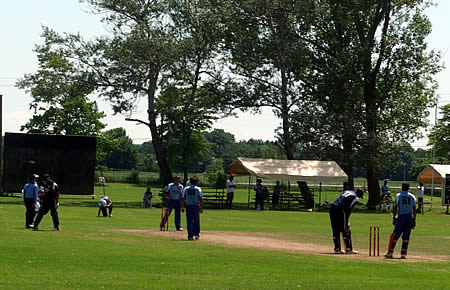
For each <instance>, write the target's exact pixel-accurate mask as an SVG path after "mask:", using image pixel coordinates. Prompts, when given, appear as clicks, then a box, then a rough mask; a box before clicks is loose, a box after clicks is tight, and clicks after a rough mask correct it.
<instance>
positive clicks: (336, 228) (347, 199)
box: [330, 189, 364, 254]
mask: <svg viewBox="0 0 450 290" xmlns="http://www.w3.org/2000/svg"><path fill="white" fill-rule="evenodd" d="M363 194H364V192H363V191H362V190H361V189H357V190H356V191H353V190H344V192H343V193H342V194H341V195H340V196H339V197H338V198H337V199H336V200H335V202H333V204H332V205H331V207H330V221H331V228H332V230H333V242H334V253H335V254H344V253H345V254H358V251H355V250H353V246H352V234H351V231H350V223H349V222H348V220H349V218H350V214H351V213H352V210H353V208H354V207H355V205H356V203H357V202H358V200H359V199H360V198H362V197H363ZM341 232H342V236H343V238H344V243H345V252H342V250H341V237H340V235H341Z"/></svg>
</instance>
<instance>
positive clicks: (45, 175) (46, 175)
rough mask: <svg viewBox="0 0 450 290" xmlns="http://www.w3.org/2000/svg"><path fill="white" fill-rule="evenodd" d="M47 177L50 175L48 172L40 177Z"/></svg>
mask: <svg viewBox="0 0 450 290" xmlns="http://www.w3.org/2000/svg"><path fill="white" fill-rule="evenodd" d="M49 177H50V174H47V173H46V174H44V175H42V178H44V179H45V178H49Z"/></svg>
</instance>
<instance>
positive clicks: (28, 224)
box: [23, 174, 39, 229]
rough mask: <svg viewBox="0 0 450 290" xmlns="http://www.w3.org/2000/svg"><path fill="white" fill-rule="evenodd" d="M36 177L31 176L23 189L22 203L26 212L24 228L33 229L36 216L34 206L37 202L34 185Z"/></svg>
mask: <svg viewBox="0 0 450 290" xmlns="http://www.w3.org/2000/svg"><path fill="white" fill-rule="evenodd" d="M36 177H38V176H37V175H34V174H33V175H31V176H30V178H29V180H28V183H27V184H26V185H25V186H24V188H23V202H24V204H25V208H26V209H27V211H26V212H25V228H27V229H31V228H33V220H34V216H35V215H36V211H35V206H36V202H37V201H38V192H39V188H38V185H37V183H36Z"/></svg>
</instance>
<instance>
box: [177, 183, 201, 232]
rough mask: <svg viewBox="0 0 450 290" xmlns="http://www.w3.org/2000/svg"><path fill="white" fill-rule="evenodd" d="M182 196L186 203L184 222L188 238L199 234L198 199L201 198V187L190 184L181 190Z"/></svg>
mask: <svg viewBox="0 0 450 290" xmlns="http://www.w3.org/2000/svg"><path fill="white" fill-rule="evenodd" d="M182 198H183V199H184V202H185V204H186V223H187V230H188V239H190V240H191V239H193V238H194V236H195V237H198V236H199V235H200V200H201V199H202V198H203V193H202V189H201V188H200V187H198V186H195V185H190V186H189V187H186V188H185V189H184V190H183V194H182Z"/></svg>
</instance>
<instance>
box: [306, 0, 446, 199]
mask: <svg viewBox="0 0 450 290" xmlns="http://www.w3.org/2000/svg"><path fill="white" fill-rule="evenodd" d="M317 3H318V5H317V7H318V9H319V13H317V17H316V18H315V23H316V24H317V25H316V26H314V29H312V31H311V35H308V37H307V39H306V40H305V41H307V42H308V43H310V44H311V46H313V47H314V48H315V50H314V52H315V55H316V59H315V60H313V63H314V65H313V68H312V69H311V71H310V72H311V73H312V75H313V78H314V79H317V78H319V79H323V80H334V81H333V82H332V84H335V89H333V88H332V87H329V86H326V85H325V82H321V83H320V82H319V83H318V84H319V85H318V86H317V87H312V89H313V90H312V94H313V95H314V93H316V92H319V96H322V100H321V108H322V109H323V110H324V111H325V112H327V113H328V112H329V113H330V115H329V116H330V117H331V121H332V122H335V123H338V124H341V125H342V126H341V129H339V130H335V131H334V132H336V133H337V135H335V136H336V137H337V138H334V140H341V142H342V147H343V149H344V153H345V152H347V154H348V153H350V152H354V153H355V154H356V155H357V159H358V160H359V162H361V163H362V164H364V167H365V168H366V170H367V181H368V189H369V201H368V205H369V206H370V207H373V206H374V205H376V204H377V203H378V201H379V198H380V192H379V185H378V176H379V174H378V172H379V170H380V167H381V166H380V165H381V164H382V163H383V160H384V159H385V158H386V154H390V153H389V151H391V150H390V149H391V144H394V146H396V145H397V144H399V143H400V142H401V141H403V140H407V139H408V138H414V137H418V136H419V134H420V133H419V130H418V128H420V127H424V126H426V116H427V114H428V111H427V108H428V107H430V106H431V105H432V104H433V103H434V91H435V88H436V86H435V84H436V82H435V80H434V78H433V76H434V74H436V73H437V72H438V71H439V70H440V66H439V65H438V60H439V56H438V55H437V54H436V53H435V52H434V51H429V50H427V45H426V42H425V37H426V36H427V35H428V34H429V33H430V31H431V30H430V29H431V24H430V22H429V20H428V19H427V17H426V16H425V15H424V12H423V11H424V9H425V8H426V7H427V3H424V1H420V0H417V1H409V0H408V1H406V0H405V1H386V0H383V1H381V0H380V1H353V0H348V1H334V0H324V1H318V2H317ZM326 23H328V25H326ZM327 103H328V104H337V108H338V110H334V109H333V110H330V106H328V105H327ZM339 111H341V113H340V114H339ZM339 116H341V117H339ZM346 117H349V118H350V122H345V121H346V119H345V118H346ZM347 121H348V120H347ZM330 128H331V129H333V128H337V127H336V126H331V127H330ZM339 136H340V137H339ZM345 136H347V137H345ZM346 144H347V145H346ZM346 148H348V149H347V150H346ZM349 168H351V166H349ZM346 172H349V170H346ZM347 174H348V173H347Z"/></svg>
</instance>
